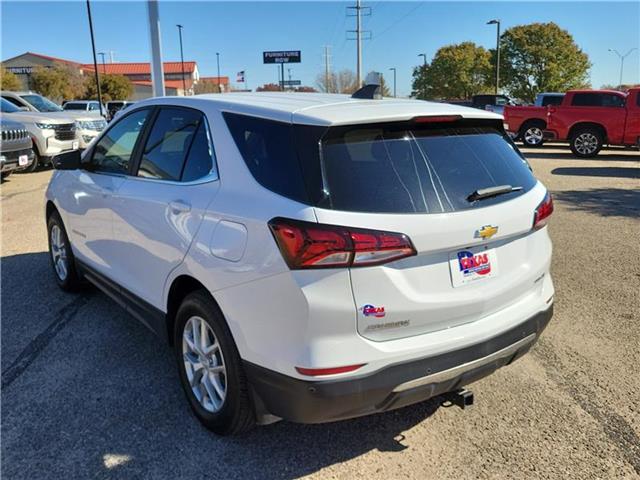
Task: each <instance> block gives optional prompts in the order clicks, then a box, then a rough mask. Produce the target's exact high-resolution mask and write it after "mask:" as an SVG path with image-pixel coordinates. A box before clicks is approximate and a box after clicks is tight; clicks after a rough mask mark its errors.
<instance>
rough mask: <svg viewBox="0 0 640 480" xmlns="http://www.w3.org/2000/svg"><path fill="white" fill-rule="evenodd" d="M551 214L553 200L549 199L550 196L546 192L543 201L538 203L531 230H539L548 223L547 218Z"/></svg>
mask: <svg viewBox="0 0 640 480" xmlns="http://www.w3.org/2000/svg"><path fill="white" fill-rule="evenodd" d="M552 213H553V199H552V198H551V194H550V193H549V192H547V194H546V195H545V197H544V200H542V202H540V205H538V208H536V211H535V212H534V214H533V229H534V230H537V229H539V228H542V227H544V226H545V225H546V224H547V222H548V221H549V217H550V216H551V214H552Z"/></svg>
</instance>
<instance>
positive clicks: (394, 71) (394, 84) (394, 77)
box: [389, 67, 396, 98]
mask: <svg viewBox="0 0 640 480" xmlns="http://www.w3.org/2000/svg"><path fill="white" fill-rule="evenodd" d="M389 70H393V98H396V69H395V67H391V68H390V69H389Z"/></svg>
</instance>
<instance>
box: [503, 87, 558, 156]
mask: <svg viewBox="0 0 640 480" xmlns="http://www.w3.org/2000/svg"><path fill="white" fill-rule="evenodd" d="M563 97H564V93H539V94H538V95H537V96H536V99H535V102H534V104H533V105H532V106H517V105H513V106H512V105H507V106H506V107H505V108H504V113H503V115H504V122H505V129H506V130H507V131H508V132H509V134H510V135H511V136H512V137H514V138H515V139H516V140H521V141H522V143H523V144H524V146H525V147H540V146H542V144H543V143H544V135H543V132H544V130H545V128H547V113H548V111H547V107H548V106H551V105H558V104H560V103H561V102H562V99H563Z"/></svg>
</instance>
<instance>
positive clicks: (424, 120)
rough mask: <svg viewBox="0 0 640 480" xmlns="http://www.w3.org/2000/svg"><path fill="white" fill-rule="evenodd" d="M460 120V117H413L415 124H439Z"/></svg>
mask: <svg viewBox="0 0 640 480" xmlns="http://www.w3.org/2000/svg"><path fill="white" fill-rule="evenodd" d="M458 120H462V115H434V116H424V117H413V121H414V122H415V123H441V122H456V121H458Z"/></svg>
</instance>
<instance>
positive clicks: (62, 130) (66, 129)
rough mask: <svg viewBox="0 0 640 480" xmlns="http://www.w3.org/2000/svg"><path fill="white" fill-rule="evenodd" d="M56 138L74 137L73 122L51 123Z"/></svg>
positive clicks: (70, 138)
mask: <svg viewBox="0 0 640 480" xmlns="http://www.w3.org/2000/svg"><path fill="white" fill-rule="evenodd" d="M53 129H54V130H55V132H56V133H55V137H56V140H73V139H74V138H76V127H75V124H73V123H61V124H58V125H53Z"/></svg>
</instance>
